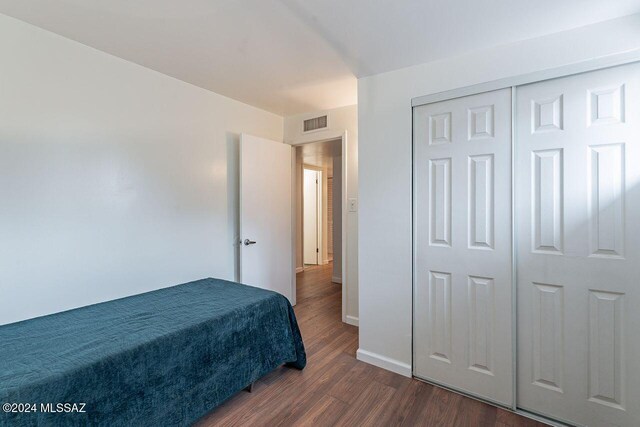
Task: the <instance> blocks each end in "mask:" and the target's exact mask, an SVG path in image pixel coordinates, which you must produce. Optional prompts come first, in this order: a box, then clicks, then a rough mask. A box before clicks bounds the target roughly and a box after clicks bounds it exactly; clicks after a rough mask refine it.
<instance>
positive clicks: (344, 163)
mask: <svg viewBox="0 0 640 427" xmlns="http://www.w3.org/2000/svg"><path fill="white" fill-rule="evenodd" d="M341 138H342V147H341V149H342V170H341V171H340V174H341V177H342V204H341V206H340V209H341V210H342V226H341V227H342V229H341V231H342V254H341V255H342V271H341V273H340V274H341V275H342V277H341V279H342V280H340V283H342V321H343V322H345V323H348V322H347V301H348V299H347V296H348V294H349V289H348V288H347V283H348V281H349V280H348V279H349V278H348V277H347V249H348V246H347V228H349V227H348V222H347V221H348V218H347V211H348V209H349V207H348V204H347V203H348V198H349V195H348V194H347V184H348V178H347V164H348V163H347V158H348V157H349V152H348V150H347V130H346V129H345V130H344V132H343V133H342V136H341ZM343 280H344V282H343Z"/></svg>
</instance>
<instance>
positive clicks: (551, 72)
mask: <svg viewBox="0 0 640 427" xmlns="http://www.w3.org/2000/svg"><path fill="white" fill-rule="evenodd" d="M636 61H640V49H631V50H628V51H626V52H621V53H616V54H613V55H605V56H601V57H598V58H593V59H588V60H586V61H579V62H575V63H573V64H568V65H564V66H561V67H555V68H549V69H546V70H539V71H534V72H532V73H527V74H520V75H517V76H512V77H505V78H503V79H498V80H492V81H489V82H485V83H479V84H476V85H472V86H465V87H461V88H457V89H452V90H446V91H444V92H437V93H432V94H429V95H424V96H419V97H416V98H413V99H411V106H412V107H418V106H420V105H424V104H431V103H433V102H439V101H446V100H449V99H453V98H461V97H463V96H469V95H475V94H478V93H482V92H490V91H493V90H498V89H504V88H507V87H511V86H522V85H526V84H529V83H536V82H541V81H544V80H550V79H555V78H558V77H565V76H570V75H573V74H580V73H586V72H589V71H594V70H600V69H603V68H609V67H615V66H618V65H624V64H629V63H631V62H636Z"/></svg>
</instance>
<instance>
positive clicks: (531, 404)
mask: <svg viewBox="0 0 640 427" xmlns="http://www.w3.org/2000/svg"><path fill="white" fill-rule="evenodd" d="M516 111H517V138H516V146H515V151H516V153H515V156H516V169H515V170H516V180H517V187H516V188H517V193H516V204H517V205H516V206H517V212H516V218H517V241H518V247H517V252H518V255H517V272H518V276H517V279H518V287H517V294H518V405H519V406H520V407H522V408H525V409H528V410H531V411H533V412H537V413H540V414H545V415H548V416H550V417H552V418H556V419H560V420H565V421H568V422H570V423H576V424H584V425H590V426H614V425H615V426H638V425H640V65H638V64H633V65H627V66H622V67H617V68H612V69H607V70H601V71H596V72H592V73H587V74H581V75H576V76H571V77H566V78H561V79H556V80H551V81H546V82H541V83H536V84H531V85H527V86H523V87H521V88H518V89H517V110H516Z"/></svg>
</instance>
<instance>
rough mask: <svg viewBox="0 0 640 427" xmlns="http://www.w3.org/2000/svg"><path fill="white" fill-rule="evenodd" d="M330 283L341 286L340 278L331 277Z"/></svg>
mask: <svg viewBox="0 0 640 427" xmlns="http://www.w3.org/2000/svg"><path fill="white" fill-rule="evenodd" d="M331 283H340V284H342V277H332V278H331Z"/></svg>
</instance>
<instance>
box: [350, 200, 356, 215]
mask: <svg viewBox="0 0 640 427" xmlns="http://www.w3.org/2000/svg"><path fill="white" fill-rule="evenodd" d="M357 211H358V199H349V212H357Z"/></svg>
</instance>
